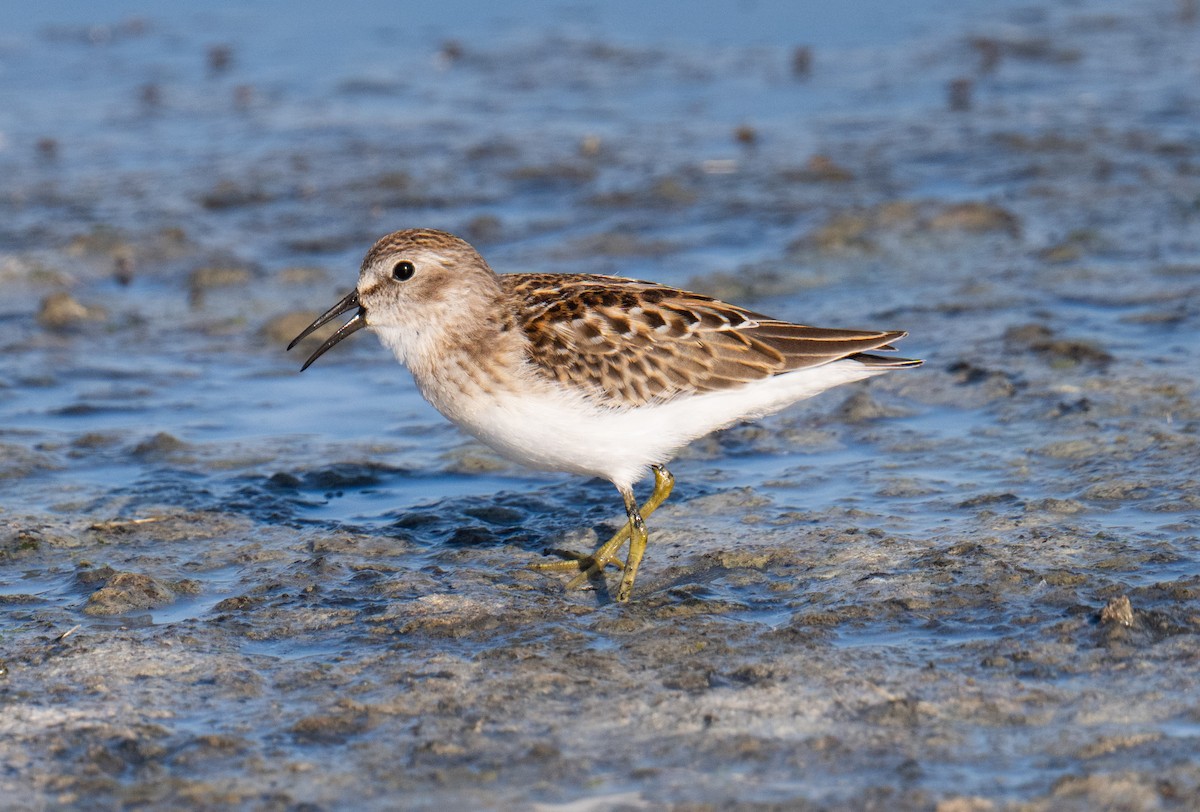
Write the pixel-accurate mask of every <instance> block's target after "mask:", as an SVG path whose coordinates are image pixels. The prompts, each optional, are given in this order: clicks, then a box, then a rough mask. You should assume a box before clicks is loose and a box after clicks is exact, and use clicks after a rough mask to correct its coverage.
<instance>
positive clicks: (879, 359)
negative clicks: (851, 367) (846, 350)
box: [847, 352, 925, 369]
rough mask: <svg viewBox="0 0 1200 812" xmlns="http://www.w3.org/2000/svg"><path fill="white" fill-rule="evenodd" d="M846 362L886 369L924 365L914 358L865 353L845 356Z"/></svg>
mask: <svg viewBox="0 0 1200 812" xmlns="http://www.w3.org/2000/svg"><path fill="white" fill-rule="evenodd" d="M847 360H849V361H858V363H860V364H864V365H866V366H869V367H887V368H888V369H902V368H904V367H919V366H921V364H923V363H925V362H924V361H921V360H917V359H915V358H884V357H883V356H882V355H871V354H869V353H865V352H857V353H855V354H854V355H850V356H847Z"/></svg>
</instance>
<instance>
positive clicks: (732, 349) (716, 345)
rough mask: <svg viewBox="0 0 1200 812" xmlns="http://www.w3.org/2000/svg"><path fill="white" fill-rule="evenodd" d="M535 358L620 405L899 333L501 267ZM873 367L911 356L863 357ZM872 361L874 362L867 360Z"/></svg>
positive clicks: (723, 382) (560, 377) (598, 279)
mask: <svg viewBox="0 0 1200 812" xmlns="http://www.w3.org/2000/svg"><path fill="white" fill-rule="evenodd" d="M500 280H501V282H502V284H503V285H504V287H505V288H506V290H508V291H509V292H510V293H511V294H512V301H513V303H514V307H515V310H516V323H517V326H519V327H520V328H521V329H522V330H523V331H524V333H525V335H526V336H527V337H528V339H529V359H530V361H531V362H532V363H533V364H534V365H535V366H536V367H537V368H538V369H539V371H541V372H542V373H544V374H546V375H548V376H549V377H551V378H554V379H555V380H557V381H558V382H559V383H562V384H565V385H567V386H572V387H576V388H578V389H581V390H583V391H585V392H586V393H588V394H589V395H591V396H593V397H596V398H597V399H599V400H601V401H605V402H609V403H612V404H613V405H618V406H639V405H642V404H644V403H649V402H656V401H657V402H662V401H668V400H671V399H672V398H675V397H677V396H679V395H684V394H690V393H699V392H713V391H717V390H721V389H732V388H736V387H739V386H742V385H744V384H746V383H748V382H749V381H756V380H760V379H762V378H766V377H769V376H771V375H778V374H780V373H782V372H790V371H792V370H796V369H803V368H805V367H811V366H818V365H820V364H825V363H829V362H830V361H836V360H838V359H840V358H847V357H850V356H854V355H856V354H857V353H862V352H867V351H869V350H890V349H892V347H891V346H890V345H889V342H891V341H895V340H896V339H898V338H901V337H903V336H904V335H905V334H904V333H902V332H882V331H858V330H827V329H822V328H819V327H806V326H804V325H800V324H790V323H788V322H785V321H779V320H778V319H772V318H768V317H766V316H763V315H761V314H758V313H754V312H752V311H749V310H745V309H743V308H740V307H735V306H734V305H729V304H725V303H724V302H720V301H717V300H716V299H712V298H709V297H707V296H701V295H699V294H696V293H688V292H686V291H681V290H676V289H674V288H669V287H664V286H662V285H655V284H653V283H649V282H639V281H636V280H632V279H623V278H620V277H608V276H589V275H582V274H504V275H501V276H500ZM862 359H863V360H864V361H866V362H868V363H873V364H875V365H888V366H912V365H915V364H916V363H917V362H910V361H907V359H884V358H879V357H877V356H862ZM868 359H869V360H868Z"/></svg>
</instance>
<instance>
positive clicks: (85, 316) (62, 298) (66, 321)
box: [37, 291, 108, 330]
mask: <svg viewBox="0 0 1200 812" xmlns="http://www.w3.org/2000/svg"><path fill="white" fill-rule="evenodd" d="M107 318H108V312H107V311H105V310H104V308H102V307H90V306H88V305H84V304H80V303H79V302H78V301H76V299H75V298H74V297H73V296H71V294H69V293H67V292H66V291H59V292H58V293H51V294H50V295H49V296H47V297H46V298H45V299H42V304H41V307H40V308H39V309H38V315H37V320H38V324H40V325H42V326H43V327H45V328H46V329H48V330H71V329H74V328H77V327H79V326H81V325H83V324H86V323H88V322H98V321H104V320H105V319H107Z"/></svg>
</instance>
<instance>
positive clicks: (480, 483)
mask: <svg viewBox="0 0 1200 812" xmlns="http://www.w3.org/2000/svg"><path fill="white" fill-rule="evenodd" d="M668 8H669V7H666V6H655V7H653V8H652V9H650V10H646V9H644V8H643V6H641V5H636V6H635V5H634V4H632V3H625V2H617V3H606V4H592V3H555V2H542V3H538V4H536V5H530V4H523V5H522V7H521V9H520V10H514V9H505V10H502V11H496V10H493V9H492V7H490V6H483V5H481V4H478V3H476V2H466V0H464V1H463V2H456V3H436V4H435V3H413V4H406V6H405V12H404V15H403V16H402V17H401V16H399V15H397V14H396V12H395V11H394V10H393V9H391V8H389V7H386V6H384V5H383V4H378V3H371V2H365V1H363V2H360V1H359V0H352V1H351V2H348V3H341V4H338V5H337V6H336V7H329V6H324V5H321V4H316V3H311V4H310V3H304V4H300V5H297V4H294V3H289V4H286V5H285V4H283V3H278V2H269V3H256V4H253V5H251V6H245V5H238V4H207V5H206V6H205V7H204V8H203V9H199V10H195V9H190V8H183V7H180V8H179V9H167V8H161V7H159V6H152V5H148V4H143V3H135V2H114V3H108V4H105V5H104V8H103V10H102V11H101V10H98V9H97V7H96V6H95V4H91V3H82V2H64V3H55V4H52V5H49V6H48V5H46V4H30V3H8V4H4V5H3V6H0V97H3V98H4V99H5V100H6V103H5V104H4V105H0V177H2V178H3V179H4V180H3V182H2V183H0V290H3V291H4V293H3V295H2V296H0V350H2V351H0V606H3V610H4V611H3V613H2V614H0V703H2V705H3V712H2V713H0V760H2V762H3V763H4V764H5V765H6V769H5V770H4V771H3V772H0V791H2V792H3V793H4V797H5V798H6V799H8V801H7V802H8V803H9V805H10V806H11V807H12V808H18V809H41V808H47V807H57V806H78V807H83V808H91V807H97V808H100V807H103V808H109V807H112V806H134V805H146V806H154V807H160V806H171V807H193V806H194V807H200V808H209V807H212V808H216V807H220V808H229V807H235V808H249V809H260V808H285V809H290V808H301V807H304V808H338V807H344V806H345V805H346V804H347V803H350V802H351V800H353V802H354V803H355V804H357V805H362V806H365V807H368V808H380V809H384V808H395V807H397V806H399V807H404V808H432V807H438V806H451V807H454V808H463V807H472V808H544V809H553V808H564V809H567V808H569V809H582V808H587V809H608V808H660V807H665V808H677V809H707V808H726V807H728V808H746V809H755V808H779V807H784V808H822V809H824V808H830V809H862V808H887V809H904V808H920V809H927V808H938V809H943V810H947V811H948V810H983V809H992V808H1013V809H1074V808H1078V809H1095V808H1138V809H1141V808H1173V807H1178V808H1190V807H1194V806H1197V805H1200V804H1198V803H1197V802H1198V800H1200V797H1198V794H1197V793H1198V792H1200V790H1198V788H1200V768H1198V767H1197V763H1196V760H1195V757H1194V754H1195V752H1196V748H1197V745H1198V744H1200V741H1198V730H1197V720H1200V691H1198V690H1197V687H1196V683H1195V680H1194V678H1193V672H1194V664H1195V661H1196V657H1197V655H1198V652H1200V640H1198V639H1197V632H1198V631H1200V621H1198V620H1197V618H1200V611H1198V609H1200V606H1198V604H1197V595H1198V594H1200V591H1198V590H1200V497H1198V496H1197V493H1198V475H1197V472H1198V471H1200V442H1198V440H1197V428H1198V427H1200V409H1198V406H1197V400H1196V398H1197V386H1196V378H1197V376H1196V370H1195V364H1194V359H1193V358H1192V351H1193V345H1194V343H1195V328H1196V324H1197V320H1198V319H1200V204H1198V201H1200V146H1198V145H1200V90H1198V88H1200V81H1198V80H1200V64H1198V63H1197V61H1196V53H1197V49H1196V43H1197V42H1198V41H1200V40H1198V39H1197V38H1198V36H1200V27H1198V23H1197V19H1196V17H1197V11H1196V9H1195V4H1194V3H1190V2H1166V0H1162V1H1161V2H1153V1H1151V0H1145V2H1138V3H1134V4H1132V5H1130V4H1115V3H1113V4H1109V3H1103V2H1081V3H1071V4H1050V3H1044V4H1040V5H1039V4H1034V5H1029V4H1027V3H1020V4H1018V3H999V4H997V3H994V2H992V3H982V2H974V1H973V0H972V2H966V3H964V2H953V3H952V2H938V1H936V0H923V2H921V3H916V4H912V3H910V4H904V6H903V10H902V12H901V11H897V9H896V6H895V4H890V3H889V4H884V3H881V2H878V0H856V2H853V3H849V4H844V3H843V4H819V3H812V4H795V3H775V2H755V3H738V4H719V3H701V4H690V5H689V6H688V7H687V10H686V11H685V12H679V11H678V10H674V11H670V10H668ZM835 9H836V10H835ZM798 48H808V49H809V51H808V52H807V60H808V61H807V62H805V59H806V57H805V55H804V53H803V52H801V53H798V52H797V49H798ZM956 82H957V83H958V84H957V85H955V84H954V83H956ZM955 88H956V89H955ZM956 107H957V108H961V109H954V108H956ZM417 225H423V226H432V227H438V228H445V229H448V230H451V231H454V232H456V233H459V234H462V235H463V236H464V237H466V238H468V239H469V240H471V241H472V242H473V243H475V244H476V245H477V246H478V247H479V248H480V249H481V250H482V251H483V253H484V254H485V256H487V258H488V259H489V261H490V262H491V263H492V264H493V266H494V267H496V268H497V270H500V271H512V270H539V271H541V270H562V271H587V272H599V273H619V274H623V275H628V276H634V277H640V278H648V279H655V280H660V281H663V282H666V283H670V284H676V285H681V286H687V287H689V288H691V289H695V290H699V291H702V292H706V293H711V294H713V295H717V296H721V297H725V298H729V299H732V300H735V301H737V302H739V303H743V304H746V305H749V306H752V307H753V308H754V309H756V310H759V311H764V312H770V313H773V314H778V315H780V316H782V317H787V318H791V319H795V320H798V321H804V322H808V323H816V324H827V325H831V326H839V325H844V326H862V327H881V328H902V329H907V330H909V331H910V333H911V335H910V336H909V337H908V338H906V339H905V340H904V342H903V344H902V351H903V354H905V355H909V356H912V357H923V358H926V359H927V361H928V362H927V364H926V365H925V366H924V367H922V368H921V369H919V370H915V371H905V372H897V373H895V374H891V375H888V376H884V377H881V378H876V379H874V380H872V381H871V382H870V384H869V385H862V386H856V387H846V388H844V389H842V390H839V391H834V392H832V393H829V394H826V395H824V396H822V397H821V398H819V399H817V400H814V401H813V402H811V403H808V404H804V405H801V406H798V407H794V408H792V409H790V410H788V411H786V412H784V413H783V414H780V415H776V416H774V417H772V418H769V419H767V420H765V421H762V422H761V423H757V424H750V425H744V426H738V427H734V428H732V429H730V430H728V431H726V432H723V433H721V434H720V435H718V436H715V437H710V438H705V439H703V440H701V441H698V442H697V443H695V444H694V445H693V446H692V447H690V448H689V449H687V450H685V451H684V452H683V453H681V455H680V457H679V459H677V460H676V461H675V463H674V464H673V465H672V471H673V472H674V473H675V475H676V477H677V480H678V486H677V489H676V492H675V494H674V496H673V497H672V499H671V501H670V502H668V503H667V505H665V506H664V507H663V508H662V509H660V510H659V511H658V512H657V513H655V515H654V516H653V517H652V520H651V521H650V529H651V533H652V541H651V545H650V548H649V552H648V554H647V558H646V560H645V563H644V565H643V568H642V570H641V573H640V575H639V579H638V588H637V590H636V591H635V600H634V601H633V602H631V603H630V604H628V605H617V604H615V603H613V602H612V600H611V598H612V595H611V593H610V592H609V590H608V586H607V584H605V583H603V582H601V583H596V584H593V585H592V586H593V588H591V589H588V590H583V591H575V592H565V591H563V589H562V582H563V581H564V580H565V579H563V578H559V577H557V576H553V577H552V576H546V575H543V574H540V573H536V572H532V571H530V570H527V569H526V568H525V567H524V565H525V564H528V563H532V562H536V561H540V560H544V559H543V554H544V553H545V552H547V551H551V552H552V551H553V550H558V549H584V548H591V547H593V546H594V545H595V544H597V543H598V540H599V539H600V538H601V537H606V534H608V533H611V532H612V531H613V530H614V529H615V528H616V527H617V523H618V521H619V519H620V514H621V510H620V504H619V499H618V497H617V495H616V493H615V492H614V491H613V489H612V487H611V486H610V485H609V484H608V483H604V482H595V481H593V482H586V481H582V480H579V479H577V478H571V477H566V476H561V475H554V474H540V473H537V472H531V471H526V470H523V469H520V468H518V467H515V466H512V465H510V464H508V463H507V462H505V461H503V460H501V459H498V458H496V457H495V456H494V455H493V454H491V453H490V452H489V451H487V450H486V449H483V448H481V447H479V446H477V445H475V444H474V443H472V442H470V441H468V440H466V439H465V438H464V437H463V436H462V435H460V434H458V433H457V432H456V431H455V430H454V429H453V428H452V427H450V426H449V425H447V424H446V423H445V421H444V420H443V419H442V418H441V417H440V416H439V415H438V414H437V413H436V412H435V411H434V410H433V409H432V408H430V407H429V406H428V405H427V404H425V403H424V402H423V401H422V400H421V399H420V397H419V396H418V395H417V393H416V391H415V389H414V387H413V385H412V382H411V380H410V379H409V378H408V376H407V374H406V373H405V372H404V371H403V370H401V369H400V368H399V367H398V366H396V365H395V363H394V362H393V361H392V360H391V358H390V356H389V355H388V354H387V353H386V352H385V351H384V350H383V349H382V348H381V347H379V346H378V343H377V342H376V341H375V340H374V339H373V338H372V337H371V336H366V335H364V336H355V337H354V338H353V339H352V340H350V341H347V342H345V343H343V344H342V345H340V346H339V347H338V348H337V350H336V351H335V352H332V353H330V354H329V355H327V356H325V357H323V358H322V359H321V360H320V362H318V363H317V364H316V365H315V366H314V367H313V368H311V369H309V370H308V371H306V372H305V373H304V374H303V375H301V374H299V373H298V368H299V365H300V363H301V362H302V359H303V357H304V355H305V349H304V348H300V349H298V350H297V351H294V352H293V353H292V354H288V353H285V352H284V351H283V347H284V346H285V345H286V343H287V341H288V340H289V339H290V338H291V336H293V335H295V334H296V333H297V332H298V331H299V330H300V329H301V328H302V327H303V326H304V324H306V323H307V321H308V320H309V319H311V317H312V316H313V315H315V313H316V312H319V311H322V310H324V309H325V308H326V307H328V306H329V305H330V304H332V303H333V302H334V301H336V299H337V297H338V296H340V295H342V294H343V293H344V292H345V290H347V289H348V288H349V286H350V285H351V284H353V281H354V276H355V270H356V268H357V266H358V262H359V261H360V258H361V255H362V252H363V251H364V250H365V249H366V248H367V247H368V246H369V245H370V243H371V241H372V240H373V239H375V238H376V237H378V236H379V235H381V234H383V233H386V232H388V231H390V230H393V229H396V228H401V227H408V226H417ZM64 294H65V295H66V297H67V298H63V296H64ZM609 578H610V583H613V581H612V580H611V579H612V576H611V575H610V576H609ZM1125 599H1128V603H1125ZM773 805H774V806H773Z"/></svg>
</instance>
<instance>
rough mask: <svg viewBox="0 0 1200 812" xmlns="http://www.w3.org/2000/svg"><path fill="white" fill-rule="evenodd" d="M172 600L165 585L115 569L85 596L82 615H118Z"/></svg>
mask: <svg viewBox="0 0 1200 812" xmlns="http://www.w3.org/2000/svg"><path fill="white" fill-rule="evenodd" d="M174 600H175V593H174V592H172V591H171V590H170V589H169V588H167V586H166V584H164V583H162V582H161V581H158V580H155V579H154V578H151V577H150V576H149V575H142V574H141V573H137V572H118V573H117V574H116V575H114V576H113V577H111V578H109V579H108V581H107V582H106V583H105V584H104V586H102V587H101V588H100V589H97V590H96V591H95V592H93V593H92V594H91V597H89V598H88V602H87V605H86V606H84V607H83V612H84V614H86V615H120V614H123V613H125V612H130V611H133V610H136V609H154V608H157V607H159V606H166V605H167V604H170V603H172V602H173V601H174Z"/></svg>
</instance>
